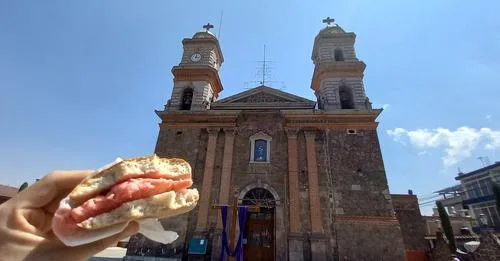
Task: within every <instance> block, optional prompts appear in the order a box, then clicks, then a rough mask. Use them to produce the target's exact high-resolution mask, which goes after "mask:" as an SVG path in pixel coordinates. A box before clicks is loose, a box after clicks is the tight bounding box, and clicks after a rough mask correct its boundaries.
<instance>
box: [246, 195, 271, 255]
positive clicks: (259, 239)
mask: <svg viewBox="0 0 500 261" xmlns="http://www.w3.org/2000/svg"><path fill="white" fill-rule="evenodd" d="M242 203H243V205H247V206H257V208H252V209H251V210H249V212H248V216H247V224H246V227H245V239H246V240H245V242H244V243H245V245H244V253H245V255H244V256H245V260H248V261H250V260H252V261H271V260H274V249H275V238H276V237H275V222H274V220H275V207H276V200H275V198H274V196H273V194H272V193H271V192H269V190H267V189H265V188H253V189H251V190H249V191H248V192H246V194H245V196H244V197H243V199H242Z"/></svg>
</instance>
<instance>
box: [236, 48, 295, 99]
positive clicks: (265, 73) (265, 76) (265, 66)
mask: <svg viewBox="0 0 500 261" xmlns="http://www.w3.org/2000/svg"><path fill="white" fill-rule="evenodd" d="M257 62H258V63H261V64H262V66H260V67H258V69H257V72H256V73H255V75H254V76H253V77H259V78H260V80H258V81H249V82H245V83H244V84H245V87H246V88H245V89H251V88H248V87H247V86H248V83H250V82H253V83H257V84H259V86H265V85H266V83H267V84H269V83H271V82H275V83H276V82H279V83H281V85H282V87H281V88H278V89H280V90H282V89H285V88H286V87H285V83H284V82H283V81H271V80H270V78H271V77H270V75H271V73H270V71H271V67H270V66H269V64H270V63H271V62H272V61H270V60H266V45H264V60H262V61H257Z"/></svg>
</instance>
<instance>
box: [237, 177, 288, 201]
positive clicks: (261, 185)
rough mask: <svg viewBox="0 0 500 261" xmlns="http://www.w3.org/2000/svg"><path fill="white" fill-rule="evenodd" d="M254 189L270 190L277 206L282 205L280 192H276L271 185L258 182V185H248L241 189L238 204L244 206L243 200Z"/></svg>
mask: <svg viewBox="0 0 500 261" xmlns="http://www.w3.org/2000/svg"><path fill="white" fill-rule="evenodd" d="M254 188H264V189H266V190H268V191H269V192H270V193H271V194H272V195H273V197H274V201H275V205H276V206H278V205H280V204H281V203H280V201H281V199H280V196H279V194H278V191H276V189H274V188H273V187H272V186H271V185H269V184H267V183H263V182H262V181H261V182H258V183H252V184H248V185H246V186H245V187H244V188H243V189H241V190H240V193H239V196H238V204H242V203H243V198H244V197H245V195H246V194H247V192H248V191H250V190H252V189H254Z"/></svg>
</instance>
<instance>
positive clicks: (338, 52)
mask: <svg viewBox="0 0 500 261" xmlns="http://www.w3.org/2000/svg"><path fill="white" fill-rule="evenodd" d="M334 57H335V61H337V62H341V61H344V53H343V52H342V50H341V49H340V48H337V49H335V51H334Z"/></svg>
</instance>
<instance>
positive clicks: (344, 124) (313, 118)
mask: <svg viewBox="0 0 500 261" xmlns="http://www.w3.org/2000/svg"><path fill="white" fill-rule="evenodd" d="M282 113H283V116H284V117H285V127H289V128H317V129H349V128H351V129H376V128H377V126H378V123H377V122H376V121H375V120H376V118H377V116H378V114H379V111H378V110H369V111H356V112H353V113H337V114H333V113H322V112H317V113H315V112H312V113H311V112H309V113H305V112H303V113H300V112H296V113H293V112H292V113H287V112H286V111H282Z"/></svg>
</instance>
